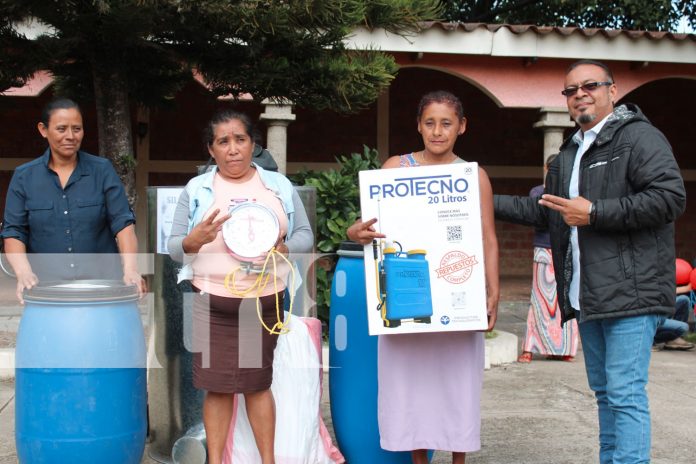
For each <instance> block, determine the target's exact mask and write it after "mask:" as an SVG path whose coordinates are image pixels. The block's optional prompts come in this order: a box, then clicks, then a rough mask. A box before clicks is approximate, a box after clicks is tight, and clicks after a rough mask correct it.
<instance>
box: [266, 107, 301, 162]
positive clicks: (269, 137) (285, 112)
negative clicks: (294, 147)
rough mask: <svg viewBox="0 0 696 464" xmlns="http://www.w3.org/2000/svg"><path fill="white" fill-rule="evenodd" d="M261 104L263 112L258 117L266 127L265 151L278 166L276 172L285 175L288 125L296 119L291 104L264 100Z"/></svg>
mask: <svg viewBox="0 0 696 464" xmlns="http://www.w3.org/2000/svg"><path fill="white" fill-rule="evenodd" d="M261 104H263V105H266V110H265V112H264V113H261V115H260V116H259V119H261V120H262V121H266V124H267V126H268V131H267V132H266V149H268V151H269V152H271V155H273V159H274V160H275V162H276V164H277V165H278V172H280V173H282V174H285V173H286V171H287V153H288V124H290V123H291V122H292V121H294V120H295V118H296V116H295V115H294V114H292V102H291V101H288V100H283V101H273V100H269V99H265V100H263V101H262V102H261Z"/></svg>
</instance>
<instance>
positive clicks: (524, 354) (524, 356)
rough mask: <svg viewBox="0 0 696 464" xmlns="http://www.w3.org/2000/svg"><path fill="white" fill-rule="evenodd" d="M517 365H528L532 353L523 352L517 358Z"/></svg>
mask: <svg viewBox="0 0 696 464" xmlns="http://www.w3.org/2000/svg"><path fill="white" fill-rule="evenodd" d="M517 362H518V363H527V364H528V363H530V362H532V353H531V352H530V351H523V352H522V354H521V355H520V356H519V357H518V358H517Z"/></svg>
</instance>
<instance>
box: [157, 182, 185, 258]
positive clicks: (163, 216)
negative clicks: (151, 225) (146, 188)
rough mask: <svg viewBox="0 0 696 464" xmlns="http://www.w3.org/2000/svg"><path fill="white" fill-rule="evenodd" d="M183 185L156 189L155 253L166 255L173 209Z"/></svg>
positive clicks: (174, 209)
mask: <svg viewBox="0 0 696 464" xmlns="http://www.w3.org/2000/svg"><path fill="white" fill-rule="evenodd" d="M183 190H184V187H162V188H158V189H157V253H159V254H163V255H168V254H169V251H167V241H168V240H169V234H170V232H171V230H172V222H173V220H174V211H176V204H177V202H178V201H179V195H181V192H182V191H183Z"/></svg>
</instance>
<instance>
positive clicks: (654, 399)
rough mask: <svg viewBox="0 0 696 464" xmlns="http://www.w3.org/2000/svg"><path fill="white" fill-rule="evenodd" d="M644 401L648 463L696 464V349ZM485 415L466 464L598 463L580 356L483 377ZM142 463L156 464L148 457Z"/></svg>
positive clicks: (669, 357)
mask: <svg viewBox="0 0 696 464" xmlns="http://www.w3.org/2000/svg"><path fill="white" fill-rule="evenodd" d="M2 285H3V284H2V282H0V287H1V286H2ZM1 290H2V288H0V295H2V293H3V292H2V291H1ZM528 292H529V286H528V283H527V281H526V279H523V280H521V279H506V280H505V281H504V283H503V303H501V307H500V318H499V324H498V328H499V329H501V330H505V331H509V332H513V333H515V334H517V335H518V336H519V337H520V341H521V340H522V338H523V337H524V322H525V317H526V312H527V305H526V302H525V301H526V299H527V298H528ZM3 303H4V304H5V306H4V307H3ZM12 308H16V305H15V303H14V302H13V301H12V300H11V298H6V300H3V298H2V297H1V296H0V343H1V342H2V340H3V338H1V337H2V336H4V337H5V338H10V339H11V338H12V332H13V330H12V326H13V324H14V322H12V321H13V320H14V319H13V318H14V317H16V316H17V314H13V312H14V313H16V312H17V311H16V309H12ZM3 324H4V325H3ZM15 330H16V329H15ZM2 332H8V334H5V335H1V333H2ZM0 346H8V345H7V344H2V345H0ZM328 391H329V390H328V388H325V389H324V393H325V395H326V397H325V398H323V406H324V408H323V409H324V416H325V420H326V423H327V426H329V427H330V425H331V421H330V417H329V414H328V413H329V408H328V405H329V399H328ZM649 395H650V402H651V409H652V414H653V461H652V462H653V464H693V463H694V462H696V446H695V445H694V443H696V438H695V437H696V435H695V433H696V351H693V352H683V353H682V352H667V351H663V352H659V353H654V354H653V361H652V365H651V380H650V385H649ZM482 415H483V436H482V440H483V449H482V450H481V451H480V452H477V453H472V454H471V455H470V456H468V458H467V463H468V464H546V463H548V464H566V463H567V464H593V463H596V462H597V457H596V456H597V444H596V435H597V425H596V410H595V402H594V398H593V396H592V394H591V392H590V391H589V389H588V388H587V381H586V378H585V372H584V366H583V362H582V352H580V353H579V357H578V359H577V360H576V361H575V362H571V363H567V362H560V361H546V360H543V359H535V360H534V361H533V362H532V363H531V364H528V365H522V364H511V365H506V366H502V367H494V368H492V369H491V370H489V371H486V373H485V377H484V395H483V404H482ZM16 462H17V458H16V452H15V447H14V383H13V382H12V381H0V464H9V463H16ZM447 462H449V458H448V456H447V455H446V454H445V453H441V452H438V453H436V454H435V457H434V460H433V463H434V464H444V463H447ZM142 463H143V464H155V461H153V460H151V459H149V458H147V457H145V458H144V459H143V461H142ZM350 464H379V463H350Z"/></svg>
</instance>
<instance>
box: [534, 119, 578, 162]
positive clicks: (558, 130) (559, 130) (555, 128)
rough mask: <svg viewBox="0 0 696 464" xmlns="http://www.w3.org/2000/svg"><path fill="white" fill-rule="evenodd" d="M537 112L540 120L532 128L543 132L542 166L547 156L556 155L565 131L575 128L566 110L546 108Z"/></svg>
mask: <svg viewBox="0 0 696 464" xmlns="http://www.w3.org/2000/svg"><path fill="white" fill-rule="evenodd" d="M539 112H540V113H541V118H540V119H539V120H538V121H537V122H535V123H534V127H535V128H541V129H543V130H544V162H543V164H542V166H544V165H546V160H547V159H548V157H549V156H551V155H555V154H556V153H558V149H559V148H560V147H561V143H563V132H564V131H565V129H567V128H568V127H575V122H573V121H572V120H571V119H570V116H569V115H568V109H567V108H562V107H548V106H546V107H542V108H540V109H539Z"/></svg>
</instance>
